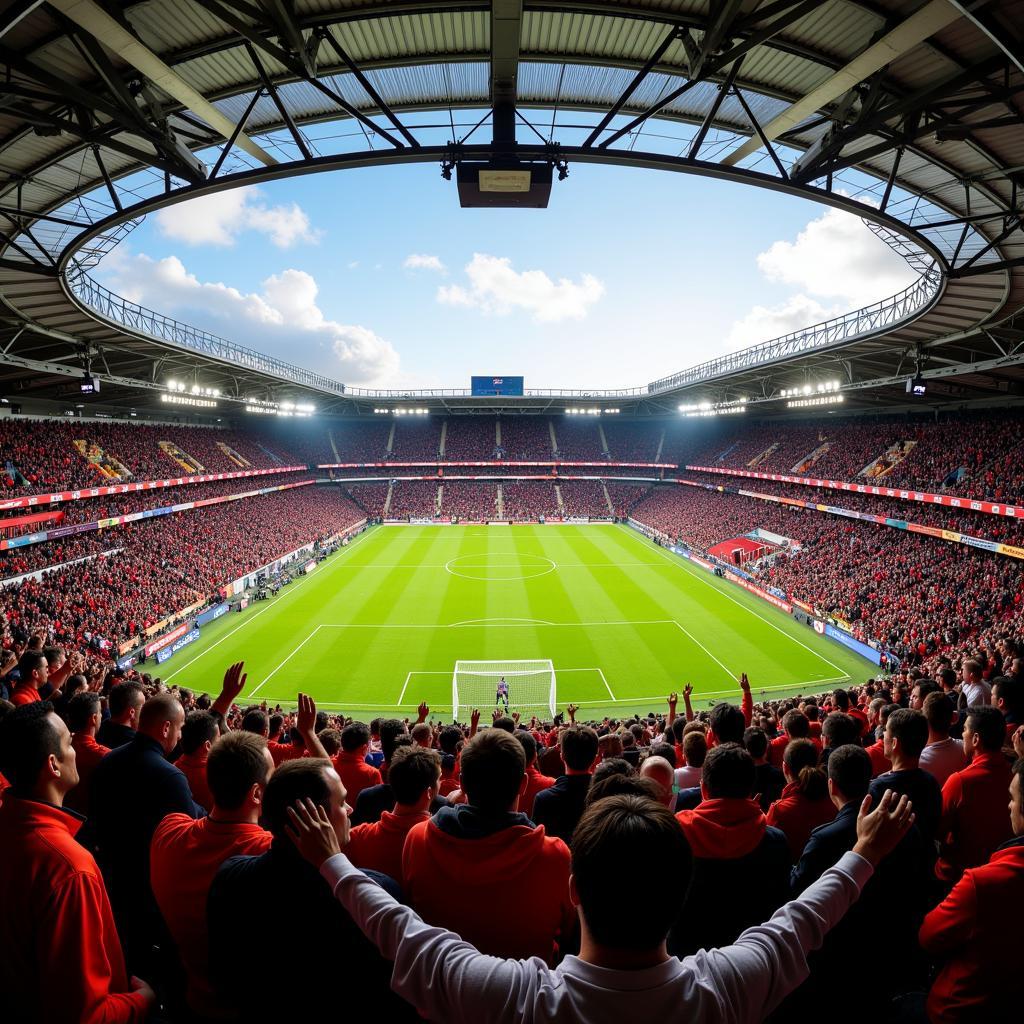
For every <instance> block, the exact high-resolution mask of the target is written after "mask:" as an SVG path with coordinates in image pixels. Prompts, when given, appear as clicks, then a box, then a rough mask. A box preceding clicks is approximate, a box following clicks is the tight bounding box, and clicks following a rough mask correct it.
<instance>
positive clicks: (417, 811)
mask: <svg viewBox="0 0 1024 1024" xmlns="http://www.w3.org/2000/svg"><path fill="white" fill-rule="evenodd" d="M440 778H441V757H440V755H439V754H438V753H437V751H436V750H429V749H428V748H426V747H421V746H418V745H416V744H409V746H406V747H399V748H398V749H397V750H396V751H395V753H394V755H393V756H392V758H391V768H390V770H389V771H388V785H389V786H391V790H392V792H393V793H394V794H395V809H394V810H393V811H385V812H384V813H383V814H382V815H381V816H380V821H374V822H367V823H366V824H365V825H356V826H355V828H353V829H351V830H350V832H349V843H348V847H347V849H346V853H347V854H348V857H349V859H350V860H351V861H352V863H353V864H355V865H356V866H357V867H361V868H371V869H372V870H374V871H379V872H380V873H381V874H383V875H388V876H389V877H390V878H393V879H394V880H395V881H396V882H398V883H399V885H404V884H405V881H404V878H403V876H402V850H403V848H404V846H405V839H406V836H407V835H408V834H409V831H410V829H412V828H413V827H414V826H415V825H418V824H420V822H423V821H426V820H427V819H428V818H429V817H430V804H431V801H432V800H433V799H434V797H436V796H437V791H438V786H439V784H440Z"/></svg>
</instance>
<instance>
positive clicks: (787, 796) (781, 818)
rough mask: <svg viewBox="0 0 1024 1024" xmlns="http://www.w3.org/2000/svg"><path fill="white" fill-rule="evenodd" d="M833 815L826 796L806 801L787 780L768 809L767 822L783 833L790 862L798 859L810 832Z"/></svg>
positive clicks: (795, 784)
mask: <svg viewBox="0 0 1024 1024" xmlns="http://www.w3.org/2000/svg"><path fill="white" fill-rule="evenodd" d="M835 816H836V807H835V804H833V803H832V801H831V800H830V799H829V798H828V797H827V796H825V797H822V798H821V799H820V800H808V799H807V797H805V796H804V795H803V793H801V792H800V790H799V789H798V784H797V783H795V782H791V783H789V785H788V786H786V788H785V789H784V790H783V791H782V796H780V797H779V799H778V800H776V801H775V803H773V804H772V805H771V807H769V808H768V824H769V825H774V826H775V827H776V828H780V829H782V831H783V832H785V833H786V839H787V840H788V842H789V852H790V854H791V855H792V857H793V863H794V864H795V863H796V862H797V861H798V860H799V859H800V854H801V853H803V851H804V847H805V846H806V845H807V840H808V839H809V838H810V837H811V832H813V831H814V829H816V828H817V827H818V826H819V825H827V824H828V823H829V822H830V821H832V820H833V818H835Z"/></svg>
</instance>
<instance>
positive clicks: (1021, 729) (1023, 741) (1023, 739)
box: [1013, 725, 1024, 757]
mask: <svg viewBox="0 0 1024 1024" xmlns="http://www.w3.org/2000/svg"><path fill="white" fill-rule="evenodd" d="M1013 752H1014V753H1015V754H1016V755H1017V756H1018V757H1024V725H1018V726H1017V728H1016V729H1015V730H1014V733H1013Z"/></svg>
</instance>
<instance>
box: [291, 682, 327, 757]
mask: <svg viewBox="0 0 1024 1024" xmlns="http://www.w3.org/2000/svg"><path fill="white" fill-rule="evenodd" d="M298 701H299V712H298V714H297V715H296V716H295V728H296V729H298V731H299V735H300V736H301V737H302V742H303V743H305V744H306V749H307V750H308V751H309V753H310V755H311V756H313V757H323V758H326V759H327V760H330V758H329V757H328V756H327V751H326V750H324V746H323V744H322V743H321V742H320V737H319V736H317V734H316V703H315V702H314V700H313V698H312V697H310V696H308V695H307V694H305V693H300V694H299V695H298Z"/></svg>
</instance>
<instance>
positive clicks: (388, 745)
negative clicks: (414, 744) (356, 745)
mask: <svg viewBox="0 0 1024 1024" xmlns="http://www.w3.org/2000/svg"><path fill="white" fill-rule="evenodd" d="M408 731H409V730H408V729H406V727H405V722H403V721H401V720H399V719H397V718H385V719H384V720H383V721H382V722H381V723H380V750H381V753H382V754H383V755H384V761H385V763H387V764H390V763H391V755H392V754H393V753H394V752H395V741H396V740H397V739H398V737H399V736H405V735H406V734H407V733H408ZM343 735H344V733H343Z"/></svg>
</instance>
